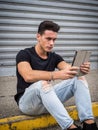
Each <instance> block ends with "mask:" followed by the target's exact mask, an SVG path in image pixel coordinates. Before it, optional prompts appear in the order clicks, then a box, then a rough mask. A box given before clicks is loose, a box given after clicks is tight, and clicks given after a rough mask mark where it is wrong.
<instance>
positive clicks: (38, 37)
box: [36, 33, 41, 41]
mask: <svg viewBox="0 0 98 130" xmlns="http://www.w3.org/2000/svg"><path fill="white" fill-rule="evenodd" d="M40 36H41V35H40V34H39V33H37V35H36V39H37V40H38V41H39V39H40Z"/></svg>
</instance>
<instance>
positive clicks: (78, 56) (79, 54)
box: [72, 50, 91, 76]
mask: <svg viewBox="0 0 98 130" xmlns="http://www.w3.org/2000/svg"><path fill="white" fill-rule="evenodd" d="M90 55H91V51H85V50H79V51H76V52H75V56H74V59H73V62H72V66H77V67H80V65H82V64H83V63H84V62H88V61H89V60H90ZM83 75H84V73H83V72H81V71H80V70H78V74H77V76H83Z"/></svg>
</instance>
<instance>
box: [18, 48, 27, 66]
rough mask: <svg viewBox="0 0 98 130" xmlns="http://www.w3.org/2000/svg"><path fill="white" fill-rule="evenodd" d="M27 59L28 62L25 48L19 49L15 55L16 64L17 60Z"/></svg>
mask: <svg viewBox="0 0 98 130" xmlns="http://www.w3.org/2000/svg"><path fill="white" fill-rule="evenodd" d="M22 61H27V62H29V63H30V56H29V54H28V53H27V52H26V51H25V50H21V51H20V52H19V53H18V54H17V56H16V65H17V64H18V63H19V62H22Z"/></svg>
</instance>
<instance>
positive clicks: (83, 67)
mask: <svg viewBox="0 0 98 130" xmlns="http://www.w3.org/2000/svg"><path fill="white" fill-rule="evenodd" d="M80 70H81V71H82V72H83V73H84V74H88V73H89V71H90V62H85V63H83V64H82V65H81V66H80Z"/></svg>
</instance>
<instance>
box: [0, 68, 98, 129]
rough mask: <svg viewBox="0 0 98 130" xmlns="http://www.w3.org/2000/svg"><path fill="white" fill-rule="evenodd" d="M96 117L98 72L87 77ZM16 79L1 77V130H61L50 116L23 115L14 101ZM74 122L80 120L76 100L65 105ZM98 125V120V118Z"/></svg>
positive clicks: (97, 115) (97, 109)
mask: <svg viewBox="0 0 98 130" xmlns="http://www.w3.org/2000/svg"><path fill="white" fill-rule="evenodd" d="M86 78H87V81H88V84H89V88H90V93H91V100H92V106H93V112H94V115H95V117H98V70H92V71H91V72H90V73H89V74H88V75H86ZM16 83H17V80H16V77H15V76H12V77H7V76H5V77H0V130H38V129H39V130H42V129H44V130H46V129H47V130H55V129H56V130H61V129H60V127H59V126H58V125H57V122H56V121H55V119H54V118H53V117H52V116H51V115H50V114H47V115H40V116H37V117H31V116H26V115H23V113H21V112H20V111H19V109H18V106H17V104H16V102H15V101H14V95H15V94H16ZM65 106H66V108H67V110H68V112H69V114H70V116H71V117H72V118H73V119H74V120H76V121H77V120H78V114H77V110H76V107H75V104H74V98H71V99H70V100H69V101H67V102H66V103H65ZM97 123H98V118H97Z"/></svg>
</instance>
